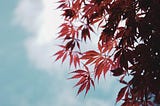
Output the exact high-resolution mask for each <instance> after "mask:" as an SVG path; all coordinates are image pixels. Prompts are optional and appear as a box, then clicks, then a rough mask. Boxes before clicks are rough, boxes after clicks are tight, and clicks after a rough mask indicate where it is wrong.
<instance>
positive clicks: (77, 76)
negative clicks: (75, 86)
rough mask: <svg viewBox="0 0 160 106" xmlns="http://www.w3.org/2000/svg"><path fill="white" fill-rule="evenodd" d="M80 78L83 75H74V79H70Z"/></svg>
mask: <svg viewBox="0 0 160 106" xmlns="http://www.w3.org/2000/svg"><path fill="white" fill-rule="evenodd" d="M80 77H82V75H81V74H76V75H74V76H73V77H71V78H69V79H75V78H76V79H77V78H80Z"/></svg>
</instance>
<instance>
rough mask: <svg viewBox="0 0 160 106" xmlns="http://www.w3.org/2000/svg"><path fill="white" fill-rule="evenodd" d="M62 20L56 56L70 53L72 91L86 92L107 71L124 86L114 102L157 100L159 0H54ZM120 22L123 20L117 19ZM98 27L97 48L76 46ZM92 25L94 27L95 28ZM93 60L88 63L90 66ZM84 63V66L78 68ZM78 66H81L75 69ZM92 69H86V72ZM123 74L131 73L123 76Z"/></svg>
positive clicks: (159, 91)
mask: <svg viewBox="0 0 160 106" xmlns="http://www.w3.org/2000/svg"><path fill="white" fill-rule="evenodd" d="M58 3H59V4H60V5H59V6H58V9H60V10H61V11H63V13H62V16H63V17H64V22H63V23H62V25H61V26H60V29H61V30H60V32H59V36H58V37H57V38H58V39H62V42H63V43H62V44H61V45H59V46H60V48H61V49H60V50H59V51H57V52H56V53H55V56H56V61H57V60H59V59H62V62H64V61H65V60H66V58H69V59H70V66H71V65H73V66H74V67H75V69H76V70H75V71H73V72H71V73H70V74H72V75H73V76H72V77H71V78H70V79H78V80H79V81H78V82H77V83H76V85H75V86H76V87H77V86H79V90H78V93H77V94H79V93H81V92H82V91H83V90H85V95H86V94H87V93H88V91H89V89H90V87H91V86H93V87H95V84H94V81H95V80H96V79H97V80H99V79H100V77H101V76H102V74H103V75H104V77H105V76H106V73H107V72H111V73H112V75H113V76H115V77H118V78H119V81H120V83H122V84H124V85H125V86H124V87H123V88H122V89H121V90H120V91H119V93H118V96H117V100H116V102H119V101H120V100H123V101H124V102H123V103H122V106H131V105H132V106H133V105H134V106H141V105H143V106H153V105H154V104H160V85H159V83H160V55H159V54H160V45H159V42H160V12H159V11H160V1H159V0H60V1H59V2H58ZM122 23H123V24H124V25H123V24H122ZM96 29H98V31H100V33H98V35H99V39H97V41H98V43H97V48H98V49H97V50H87V51H81V45H82V43H84V42H85V43H86V44H87V42H88V41H90V40H92V37H94V36H95V32H96V31H97V30H96ZM98 31H97V32H98ZM91 66H93V68H90V67H91ZM83 67H84V68H83ZM81 68H82V69H81ZM91 73H92V74H91ZM126 76H130V77H131V79H130V80H129V81H128V80H125V77H126Z"/></svg>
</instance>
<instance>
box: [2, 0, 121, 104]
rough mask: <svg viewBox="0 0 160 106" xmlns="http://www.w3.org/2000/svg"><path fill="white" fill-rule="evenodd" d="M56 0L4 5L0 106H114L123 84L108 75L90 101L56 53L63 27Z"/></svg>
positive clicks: (23, 0)
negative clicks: (55, 60) (59, 26)
mask: <svg viewBox="0 0 160 106" xmlns="http://www.w3.org/2000/svg"><path fill="white" fill-rule="evenodd" d="M55 6H56V5H55V3H54V2H53V0H0V12H1V16H0V106H64V105H65V106H97V105H99V106H114V104H115V99H116V94H117V91H118V89H119V86H120V84H119V83H118V81H117V79H115V78H113V77H111V76H110V75H108V76H107V78H106V80H104V79H102V80H101V81H100V83H99V84H97V85H96V90H95V91H93V90H91V91H90V92H89V94H88V95H87V97H85V98H84V95H83V94H82V95H80V96H78V97H77V96H76V89H73V88H72V86H73V85H74V81H68V80H66V79H67V77H68V75H67V73H68V72H69V71H71V70H70V69H69V67H67V65H65V64H64V65H62V64H61V63H59V62H58V63H54V62H53V58H52V54H53V53H55V51H56V50H58V48H57V47H56V46H55V44H57V43H58V41H55V37H56V33H57V32H58V29H57V27H58V25H59V24H60V23H61V22H62V20H61V18H60V17H59V16H60V13H59V11H58V10H54V9H55Z"/></svg>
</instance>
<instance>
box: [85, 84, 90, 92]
mask: <svg viewBox="0 0 160 106" xmlns="http://www.w3.org/2000/svg"><path fill="white" fill-rule="evenodd" d="M89 89H90V81H88V83H87V87H86V92H85V95H86V94H87V93H88V91H89Z"/></svg>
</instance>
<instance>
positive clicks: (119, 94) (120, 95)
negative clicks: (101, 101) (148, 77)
mask: <svg viewBox="0 0 160 106" xmlns="http://www.w3.org/2000/svg"><path fill="white" fill-rule="evenodd" d="M126 89H127V86H126V87H123V88H122V89H121V90H120V91H119V93H118V96H117V99H116V102H119V101H120V100H121V99H122V98H123V96H124V94H125V91H126Z"/></svg>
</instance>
